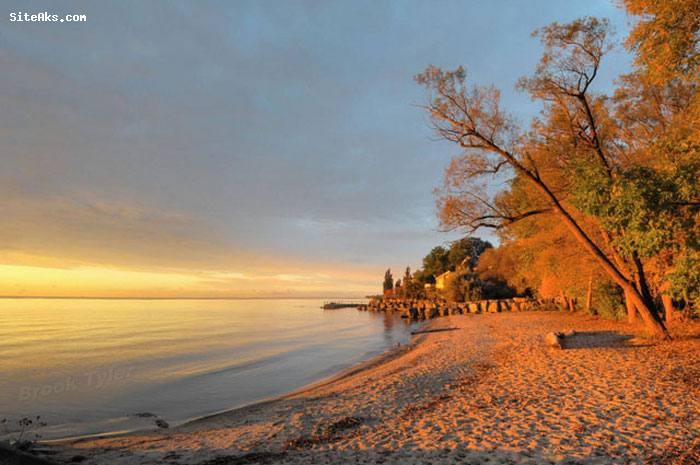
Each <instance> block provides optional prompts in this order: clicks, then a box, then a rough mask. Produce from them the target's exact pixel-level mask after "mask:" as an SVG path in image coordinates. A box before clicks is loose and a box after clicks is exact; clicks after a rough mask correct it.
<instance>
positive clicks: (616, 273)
mask: <svg viewBox="0 0 700 465" xmlns="http://www.w3.org/2000/svg"><path fill="white" fill-rule="evenodd" d="M526 174H528V175H529V176H530V179H532V180H533V181H534V183H535V184H536V185H537V186H538V187H539V188H540V190H541V191H542V192H543V193H544V194H545V195H546V196H547V198H548V200H549V201H550V203H551V204H552V207H554V210H555V211H556V212H557V213H559V215H560V216H561V218H562V220H563V221H564V224H565V225H566V227H567V228H568V229H569V230H570V231H571V233H572V234H573V236H574V237H575V238H576V240H578V241H579V242H580V243H581V245H583V247H584V248H585V249H586V250H587V251H588V252H589V253H591V255H593V257H595V258H596V260H598V262H599V263H600V265H601V266H602V267H603V269H604V270H605V272H606V273H608V275H610V277H611V278H612V280H613V281H615V283H616V284H617V285H618V286H620V287H621V288H622V290H623V291H624V292H625V294H628V298H626V299H625V300H626V301H627V300H630V301H631V302H632V303H633V304H634V306H635V307H637V310H638V311H639V313H640V315H641V317H642V320H644V325H645V326H646V328H647V329H648V330H649V332H650V333H651V334H652V335H653V336H654V337H658V338H661V339H670V335H669V334H668V331H667V330H666V327H665V326H664V324H663V323H662V322H661V321H659V320H658V319H657V318H656V315H655V314H654V312H655V310H654V309H653V308H650V307H649V306H647V304H646V302H644V298H643V297H642V295H641V294H640V293H639V291H638V290H637V288H636V287H635V286H634V285H633V284H632V283H631V282H629V281H628V280H627V279H626V278H625V276H624V275H623V274H622V273H621V272H620V270H618V269H617V267H616V266H615V265H614V264H613V263H612V262H611V261H610V259H609V258H608V257H607V255H605V253H603V251H602V250H601V249H600V248H599V247H598V246H597V245H596V244H595V243H594V242H593V240H592V239H591V238H590V237H588V234H586V232H585V231H584V230H583V229H582V228H581V226H579V224H578V223H577V222H576V220H574V218H573V217H572V216H571V214H570V213H569V212H568V211H567V210H566V209H565V208H564V206H563V205H562V204H561V203H559V200H558V199H557V198H556V196H555V195H554V193H552V191H550V190H549V188H548V187H547V186H546V185H545V184H544V182H542V181H541V180H540V179H539V178H538V177H536V176H535V175H533V174H532V173H529V172H528V173H526Z"/></svg>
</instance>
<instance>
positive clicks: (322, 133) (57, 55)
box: [0, 0, 630, 297]
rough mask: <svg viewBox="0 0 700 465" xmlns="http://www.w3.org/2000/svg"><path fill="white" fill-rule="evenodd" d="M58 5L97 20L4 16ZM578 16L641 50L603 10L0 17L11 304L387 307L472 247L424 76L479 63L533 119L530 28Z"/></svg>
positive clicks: (0, 118) (0, 121)
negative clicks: (407, 286)
mask: <svg viewBox="0 0 700 465" xmlns="http://www.w3.org/2000/svg"><path fill="white" fill-rule="evenodd" d="M43 11H46V12H48V13H51V14H53V13H55V14H59V15H60V16H63V15H65V14H69V13H71V14H72V13H79V14H86V15H87V21H86V22H84V23H31V22H11V21H10V13H13V12H16V13H18V12H27V13H39V12H43ZM584 15H592V16H601V17H607V18H609V19H610V20H611V22H612V24H613V25H614V26H615V28H616V29H617V34H618V37H620V38H621V37H624V36H625V35H626V31H627V30H628V18H626V16H625V14H624V12H622V11H621V10H620V9H618V8H616V6H615V4H614V2H613V1H610V0H576V1H574V0H570V1H566V2H562V1H559V0H530V1H515V0H494V1H488V2H485V1H476V0H475V1H470V0H462V1H412V0H401V1H399V0H396V1H387V0H373V1H355V0H353V1H350V0H343V1H341V0H335V1H331V0H328V1H320V0H317V1H294V0H290V1H284V2H279V1H271V0H258V1H233V2H231V1H222V2H214V1H197V2H194V1H190V2H178V1H168V2H166V1H154V2H141V1H113V2H49V1H46V2H32V1H29V2H28V1H11V0H10V1H8V0H5V1H2V2H0V69H2V73H0V106H1V108H2V111H0V218H1V219H2V226H1V227H0V295H4V296H18V295H21V296H30V295H35V296H36V295H42V296H82V297H85V296H115V297H139V296H140V297H289V296H293V297H310V296H314V297H320V296H330V297H332V296H363V295H366V294H371V293H376V292H378V291H379V290H380V286H381V282H382V278H383V273H384V270H385V269H386V268H388V267H391V268H392V270H394V273H395V275H400V274H402V270H403V268H404V267H405V266H407V265H410V266H411V267H412V268H413V269H415V268H416V267H417V266H419V264H420V260H421V258H422V257H423V256H424V255H425V254H426V253H427V252H428V251H429V250H430V249H431V248H432V247H433V246H435V245H441V244H446V243H448V242H449V241H451V240H454V239H456V238H458V237H459V235H458V234H456V233H451V234H448V233H444V232H441V231H440V230H439V229H440V228H439V225H438V224H437V220H436V214H435V208H434V198H433V193H432V192H433V189H434V188H436V187H438V186H439V185H440V183H441V180H442V175H443V171H444V168H445V167H446V165H447V163H448V162H449V160H450V158H451V157H452V156H454V155H458V153H459V152H458V150H457V148H456V147H454V146H452V145H450V144H448V143H446V142H441V141H438V140H436V137H435V136H434V135H433V134H432V133H431V130H430V127H429V124H428V121H427V118H426V115H425V114H424V112H423V110H422V109H421V108H420V105H422V104H423V103H425V94H424V90H423V89H422V88H421V87H420V86H418V85H417V84H416V83H415V82H414V81H413V76H414V75H416V74H417V73H419V72H421V71H422V70H423V69H424V68H425V67H426V66H427V65H429V64H433V65H437V66H441V67H445V68H454V67H456V66H458V65H464V66H465V67H466V68H467V70H468V76H469V79H470V81H472V82H475V83H478V84H494V85H496V86H497V87H499V88H500V89H502V91H503V95H502V103H503V106H504V108H506V109H507V110H508V111H510V112H511V113H512V114H513V115H515V116H516V117H517V118H518V119H519V120H521V121H523V122H527V121H528V119H529V118H531V117H532V116H533V115H535V114H536V113H537V111H538V106H537V105H536V104H535V103H533V102H531V101H530V100H529V97H528V96H527V95H524V94H520V93H517V92H516V91H515V90H514V85H515V82H516V81H517V79H518V78H519V77H520V76H523V75H528V74H531V73H532V71H533V70H534V66H535V64H536V63H537V61H538V59H539V56H540V54H541V52H542V49H541V45H540V43H539V42H538V40H537V39H535V38H532V37H531V35H530V33H531V32H532V30H534V29H536V28H538V27H542V26H544V25H546V24H548V23H550V22H552V21H560V22H565V21H570V20H572V19H574V18H577V17H580V16H584ZM629 61H630V60H629V56H628V55H627V54H626V53H624V51H620V50H618V51H616V52H614V53H613V54H611V55H610V57H608V60H607V62H606V63H604V65H603V66H604V69H603V75H602V78H601V83H600V84H599V86H600V89H599V90H601V91H604V90H605V89H606V87H609V86H610V83H611V82H612V80H613V78H614V77H615V76H616V75H618V74H619V73H620V72H624V71H625V70H626V69H628V67H629ZM483 237H485V238H487V239H490V240H492V241H493V240H494V238H493V236H491V235H489V234H488V233H484V235H483Z"/></svg>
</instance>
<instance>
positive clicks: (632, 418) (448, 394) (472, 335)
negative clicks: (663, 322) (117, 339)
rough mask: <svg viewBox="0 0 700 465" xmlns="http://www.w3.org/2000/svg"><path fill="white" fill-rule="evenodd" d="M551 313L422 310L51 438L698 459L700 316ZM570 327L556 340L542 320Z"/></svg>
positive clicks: (136, 455) (222, 460)
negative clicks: (254, 399) (148, 421)
mask: <svg viewBox="0 0 700 465" xmlns="http://www.w3.org/2000/svg"><path fill="white" fill-rule="evenodd" d="M683 328H684V329H682V332H681V329H680V328H678V329H677V330H676V332H675V333H674V335H675V338H674V340H673V341H671V342H664V343H652V342H651V341H649V340H646V339H644V338H643V337H640V336H638V334H640V333H641V332H640V328H634V327H631V326H629V325H627V324H623V323H617V322H612V321H606V320H602V319H599V318H595V317H589V316H582V315H572V314H566V313H554V312H528V313H500V314H486V315H460V316H450V317H445V318H438V319H435V320H432V321H430V322H428V323H426V325H425V326H424V328H423V331H424V332H422V333H421V334H417V335H416V336H414V338H413V341H412V343H411V344H410V346H405V347H401V348H398V349H396V350H394V351H392V352H390V353H388V354H385V355H383V356H381V357H378V358H376V359H373V360H371V361H369V362H366V363H364V364H363V365H361V366H358V367H355V368H354V369H352V370H350V371H348V372H346V373H344V374H342V375H340V376H338V377H336V378H335V379H333V380H330V381H327V382H324V383H320V384H318V385H316V386H311V387H310V388H307V389H304V390H301V391H298V392H296V393H293V394H290V395H287V396H284V397H282V398H279V399H276V400H273V401H269V402H263V403H260V404H256V405H252V406H249V407H246V408H242V409H237V410H233V411H230V412H226V413H222V414H219V415H216V416H213V417H209V418H205V419H201V420H198V421H195V422H191V423H189V424H186V425H183V426H181V427H178V428H172V429H169V430H160V431H154V432H150V433H139V434H131V435H126V436H121V437H111V438H98V439H88V440H80V441H76V442H72V443H68V444H63V445H62V446H61V447H60V449H59V452H58V454H57V455H56V456H55V458H56V459H58V460H61V461H71V460H73V461H81V462H82V463H89V464H115V465H116V464H124V465H131V464H161V463H168V464H193V465H194V464H198V465H214V464H217V465H221V464H243V463H267V464H272V463H280V464H281V463H288V464H307V463H319V464H340V463H385V464H394V463H395V464H429V463H468V464H480V463H489V464H516V463H517V464H622V463H625V464H626V463H631V464H645V463H654V464H656V463H661V464H663V463H669V464H670V463H673V464H685V463H688V464H690V463H697V460H698V454H700V415H699V413H700V389H699V388H700V326H698V325H697V324H694V325H685V326H684V327H683ZM567 329H575V330H576V331H577V334H576V335H575V336H573V337H572V338H570V339H569V340H567V341H566V346H565V348H564V349H563V350H557V349H552V348H548V347H547V346H546V345H545V344H544V343H543V335H544V334H545V333H547V332H548V331H562V330H567Z"/></svg>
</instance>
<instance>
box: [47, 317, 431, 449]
mask: <svg viewBox="0 0 700 465" xmlns="http://www.w3.org/2000/svg"><path fill="white" fill-rule="evenodd" d="M429 323H430V321H424V322H421V323H420V326H419V327H418V328H420V329H425V328H428V327H429ZM409 336H410V341H409V343H407V344H404V345H401V346H399V347H390V348H388V349H386V350H384V351H383V352H381V353H378V354H375V355H372V356H370V357H369V358H367V359H365V360H361V361H359V362H356V363H353V364H351V365H350V366H348V367H346V368H343V369H341V370H340V371H338V372H336V373H333V374H331V375H328V376H326V377H323V378H321V379H319V380H316V381H312V382H310V383H307V384H305V385H302V386H300V387H298V388H296V389H293V390H291V391H287V392H285V393H283V394H279V395H276V396H271V397H268V398H263V399H260V400H256V401H252V402H249V403H246V404H243V405H239V406H236V407H229V408H225V409H222V410H220V411H217V412H213V413H208V414H204V415H200V416H195V417H192V418H189V419H186V420H184V421H181V422H178V423H175V424H174V426H172V427H170V428H168V429H167V430H170V431H176V430H177V429H179V428H184V427H188V426H190V425H196V424H198V423H202V422H206V421H208V420H212V419H215V418H216V417H219V416H222V415H229V414H231V415H233V414H235V413H237V412H239V411H245V410H246V409H250V408H257V407H262V406H265V405H268V404H272V403H274V402H278V401H282V400H285V399H288V398H291V397H294V396H297V395H301V394H304V393H307V392H311V391H313V390H315V389H319V388H322V387H325V386H328V385H332V384H333V383H335V382H338V381H341V380H343V379H346V378H348V377H351V376H354V375H356V374H358V373H361V372H362V371H364V370H367V369H371V368H373V367H376V366H379V365H381V364H382V363H386V362H388V361H389V360H392V359H393V358H396V357H398V356H401V355H403V354H404V353H405V352H407V351H409V350H412V349H413V348H414V344H415V343H416V342H417V341H418V339H419V338H420V334H416V335H414V334H413V332H411V333H410V334H409ZM158 431H163V430H161V429H158V428H153V427H144V428H134V429H129V430H120V431H111V432H102V433H89V434H84V435H77V436H68V437H63V438H54V439H46V440H39V441H37V444H40V445H42V444H43V445H48V446H61V445H68V444H74V443H77V442H80V441H90V440H93V439H106V438H118V437H125V436H130V435H138V434H147V433H152V432H158Z"/></svg>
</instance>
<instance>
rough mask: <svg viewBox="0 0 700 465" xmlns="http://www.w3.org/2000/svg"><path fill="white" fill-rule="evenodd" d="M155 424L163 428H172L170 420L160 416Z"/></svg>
mask: <svg viewBox="0 0 700 465" xmlns="http://www.w3.org/2000/svg"><path fill="white" fill-rule="evenodd" d="M155 424H156V426H157V427H158V428H162V429H166V428H170V425H169V424H168V422H167V421H165V420H163V419H160V418H159V419H157V420H156V421H155Z"/></svg>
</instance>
